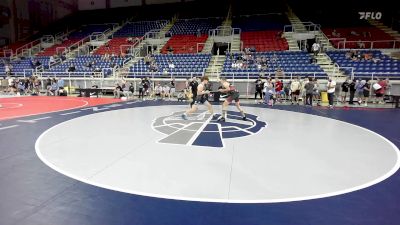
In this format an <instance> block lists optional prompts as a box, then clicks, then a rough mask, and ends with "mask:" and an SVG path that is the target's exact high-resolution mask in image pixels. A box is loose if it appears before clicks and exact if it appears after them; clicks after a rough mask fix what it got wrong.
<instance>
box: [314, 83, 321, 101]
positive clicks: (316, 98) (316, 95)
mask: <svg viewBox="0 0 400 225" xmlns="http://www.w3.org/2000/svg"><path fill="white" fill-rule="evenodd" d="M313 83H314V90H313V98H314V101H316V102H317V106H319V105H320V100H321V95H320V90H319V83H318V80H317V78H314V80H313Z"/></svg>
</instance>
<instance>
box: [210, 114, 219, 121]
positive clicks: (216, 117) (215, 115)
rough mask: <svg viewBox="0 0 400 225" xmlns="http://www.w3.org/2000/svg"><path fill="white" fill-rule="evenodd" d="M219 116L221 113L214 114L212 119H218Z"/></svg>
mask: <svg viewBox="0 0 400 225" xmlns="http://www.w3.org/2000/svg"><path fill="white" fill-rule="evenodd" d="M218 117H219V115H218V114H214V115H213V116H212V118H211V119H212V120H216V119H218Z"/></svg>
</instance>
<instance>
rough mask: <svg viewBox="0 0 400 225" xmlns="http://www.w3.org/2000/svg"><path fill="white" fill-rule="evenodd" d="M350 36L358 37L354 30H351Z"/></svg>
mask: <svg viewBox="0 0 400 225" xmlns="http://www.w3.org/2000/svg"><path fill="white" fill-rule="evenodd" d="M350 35H352V36H357V37H358V36H360V34H359V33H357V31H355V30H352V31H351V32H350Z"/></svg>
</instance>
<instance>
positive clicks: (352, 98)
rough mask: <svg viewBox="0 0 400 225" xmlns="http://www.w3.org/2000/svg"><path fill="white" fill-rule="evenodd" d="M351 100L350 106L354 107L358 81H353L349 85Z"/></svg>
mask: <svg viewBox="0 0 400 225" xmlns="http://www.w3.org/2000/svg"><path fill="white" fill-rule="evenodd" d="M349 90H350V99H349V105H354V94H355V93H356V80H355V79H353V80H352V81H351V82H350V84H349Z"/></svg>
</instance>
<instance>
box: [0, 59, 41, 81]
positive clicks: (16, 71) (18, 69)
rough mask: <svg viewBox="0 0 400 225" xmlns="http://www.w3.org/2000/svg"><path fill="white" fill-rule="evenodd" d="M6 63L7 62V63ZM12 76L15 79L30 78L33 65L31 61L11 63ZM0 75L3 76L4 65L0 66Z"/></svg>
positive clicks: (21, 60) (20, 60)
mask: <svg viewBox="0 0 400 225" xmlns="http://www.w3.org/2000/svg"><path fill="white" fill-rule="evenodd" d="M7 62H8V61H7ZM10 64H11V66H12V70H11V72H12V75H13V76H15V77H23V76H31V75H32V72H33V64H32V62H31V59H18V60H14V61H11V63H10ZM0 75H2V76H4V75H5V64H4V63H3V62H2V63H1V64H0Z"/></svg>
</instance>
